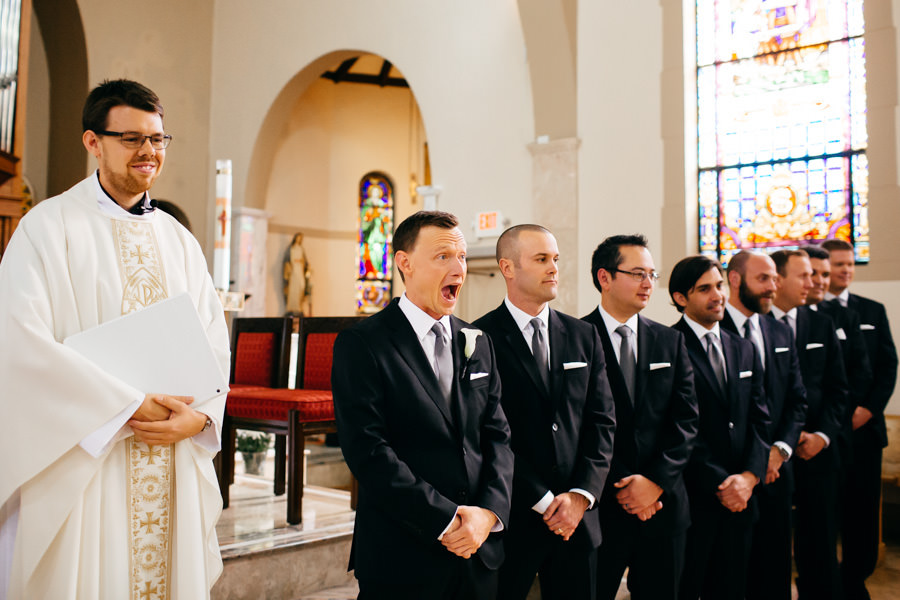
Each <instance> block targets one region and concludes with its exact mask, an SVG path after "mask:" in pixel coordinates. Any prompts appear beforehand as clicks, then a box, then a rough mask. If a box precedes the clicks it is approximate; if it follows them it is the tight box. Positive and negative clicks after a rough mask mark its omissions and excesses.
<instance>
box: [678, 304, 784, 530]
mask: <svg viewBox="0 0 900 600" xmlns="http://www.w3.org/2000/svg"><path fill="white" fill-rule="evenodd" d="M673 327H674V328H675V329H677V330H678V331H680V332H682V333H683V334H684V338H685V344H686V345H687V350H688V355H689V356H690V358H691V364H692V365H693V366H694V373H695V376H694V388H695V389H696V390H697V402H698V403H699V405H700V429H699V433H698V434H697V442H696V444H695V447H694V452H693V454H692V455H691V461H690V464H689V465H688V467H687V470H686V471H685V480H686V482H687V487H688V493H689V494H690V496H691V503H692V505H694V504H697V506H692V508H694V509H695V510H694V511H693V512H694V514H696V513H697V510H696V509H699V508H700V505H703V504H709V505H712V504H715V505H719V501H718V498H717V497H716V492H717V491H718V486H719V484H721V483H722V481H724V480H725V479H726V478H727V477H728V476H729V475H734V474H736V473H742V472H744V471H750V472H751V473H753V474H754V475H756V476H757V477H759V479H760V481H762V480H764V479H765V476H766V468H767V467H768V464H769V448H770V444H769V442H768V435H769V426H770V423H769V409H768V404H767V401H766V396H765V390H764V387H763V374H762V365H761V363H760V360H759V356H758V353H757V352H756V350H755V348H754V346H753V342H750V341H749V340H745V339H743V338H742V337H740V336H738V335H736V334H733V333H731V332H730V331H727V330H726V329H724V328H721V327H720V328H719V333H720V334H721V340H722V352H723V353H724V355H725V373H726V380H727V385H726V388H727V390H726V391H725V394H724V395H723V392H722V390H721V389H720V387H719V384H718V382H717V380H716V377H715V374H714V371H713V368H712V366H711V365H710V363H709V358H707V355H706V350H705V349H704V346H703V343H702V342H701V341H700V338H698V337H697V335H696V334H695V333H694V331H693V330H692V329H691V328H690V326H689V325H688V324H687V322H686V321H685V320H684V318H683V317H682V318H681V320H679V321H678V322H677V323H676V324H675V325H673Z"/></svg>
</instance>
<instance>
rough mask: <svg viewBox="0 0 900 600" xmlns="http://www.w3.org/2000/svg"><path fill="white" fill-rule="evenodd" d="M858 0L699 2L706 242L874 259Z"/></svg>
mask: <svg viewBox="0 0 900 600" xmlns="http://www.w3.org/2000/svg"><path fill="white" fill-rule="evenodd" d="M863 33H864V22H863V0H841V1H838V0H697V107H698V114H697V117H698V166H699V180H698V191H699V219H700V251H701V252H702V253H704V254H706V255H708V256H710V257H713V258H718V259H720V260H721V261H722V262H723V263H727V262H728V259H729V258H730V257H731V256H733V255H734V254H736V253H737V252H739V251H740V250H742V249H749V248H763V249H766V250H767V251H774V250H778V249H780V248H790V247H797V246H799V245H804V244H806V243H814V242H816V241H819V240H824V239H827V238H832V237H836V238H841V239H844V240H847V241H848V242H850V243H852V244H853V246H854V248H855V250H856V260H857V261H858V262H868V260H869V222H868V208H867V207H868V161H867V159H866V152H865V151H866V146H867V141H868V138H867V133H866V64H865V60H866V55H865V43H864V38H863Z"/></svg>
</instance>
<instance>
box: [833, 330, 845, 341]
mask: <svg viewBox="0 0 900 600" xmlns="http://www.w3.org/2000/svg"><path fill="white" fill-rule="evenodd" d="M834 333H835V335H837V339H839V340H846V339H847V334H846V333H844V328H843V327H838V328H837V329H835V330H834Z"/></svg>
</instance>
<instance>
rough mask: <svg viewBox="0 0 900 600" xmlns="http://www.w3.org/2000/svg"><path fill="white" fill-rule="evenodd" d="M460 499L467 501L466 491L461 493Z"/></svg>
mask: <svg viewBox="0 0 900 600" xmlns="http://www.w3.org/2000/svg"><path fill="white" fill-rule="evenodd" d="M459 497H460V498H463V499H465V497H466V490H463V491H461V492H460V493H459Z"/></svg>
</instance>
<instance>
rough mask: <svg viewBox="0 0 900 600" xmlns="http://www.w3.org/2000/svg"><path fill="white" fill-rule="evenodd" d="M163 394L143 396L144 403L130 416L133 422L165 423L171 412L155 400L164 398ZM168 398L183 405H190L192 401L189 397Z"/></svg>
mask: <svg viewBox="0 0 900 600" xmlns="http://www.w3.org/2000/svg"><path fill="white" fill-rule="evenodd" d="M164 396H165V394H147V395H146V396H144V401H143V402H142V403H141V406H140V407H139V408H138V409H137V410H136V411H134V414H133V415H131V418H132V419H134V420H135V421H145V422H151V421H165V420H166V419H168V418H169V415H170V414H172V411H171V410H169V409H168V408H166V407H165V406H163V405H162V404H160V403H159V402H157V401H156V400H157V398H162V397H164ZM168 397H169V398H174V399H176V400H180V401H181V402H184V403H185V404H190V403H191V402H193V401H194V398H193V397H191V396H168Z"/></svg>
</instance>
